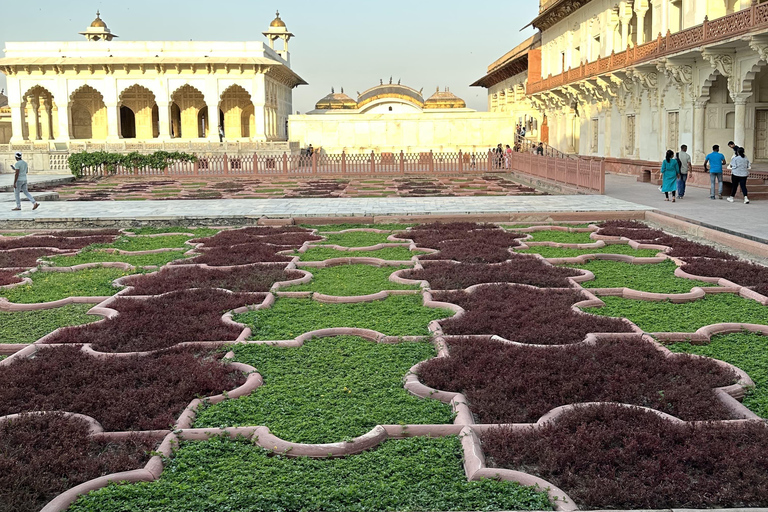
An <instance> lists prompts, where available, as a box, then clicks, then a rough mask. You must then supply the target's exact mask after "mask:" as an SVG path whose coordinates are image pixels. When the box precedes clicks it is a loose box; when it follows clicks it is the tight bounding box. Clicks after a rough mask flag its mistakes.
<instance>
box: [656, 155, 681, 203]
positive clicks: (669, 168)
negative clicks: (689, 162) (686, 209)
mask: <svg viewBox="0 0 768 512" xmlns="http://www.w3.org/2000/svg"><path fill="white" fill-rule="evenodd" d="M674 156H675V152H674V151H672V150H671V149H669V150H667V155H666V157H665V158H664V161H663V162H662V163H661V179H662V182H661V191H662V192H664V197H666V199H665V201H669V193H670V192H672V202H673V203H674V202H675V191H676V190H677V178H678V177H679V174H680V166H679V165H678V164H677V159H676V158H674Z"/></svg>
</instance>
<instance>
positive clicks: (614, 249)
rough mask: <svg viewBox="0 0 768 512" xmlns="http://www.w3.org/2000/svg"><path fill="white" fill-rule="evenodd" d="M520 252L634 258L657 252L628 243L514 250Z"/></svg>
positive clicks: (564, 256)
mask: <svg viewBox="0 0 768 512" xmlns="http://www.w3.org/2000/svg"><path fill="white" fill-rule="evenodd" d="M515 252H519V253H522V254H541V255H542V256H543V257H545V258H575V257H576V256H581V255H582V254H628V255H630V256H634V257H635V258H652V257H653V256H656V255H657V254H658V253H659V252H661V251H658V250H656V249H640V250H638V251H636V250H634V249H632V248H631V247H630V246H629V245H624V244H614V245H607V246H605V247H600V248H598V249H564V248H562V247H546V246H537V247H531V248H530V249H525V250H523V251H515Z"/></svg>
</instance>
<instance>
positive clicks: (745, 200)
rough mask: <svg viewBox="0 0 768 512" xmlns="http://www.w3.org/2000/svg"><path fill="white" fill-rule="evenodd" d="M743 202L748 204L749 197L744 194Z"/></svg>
mask: <svg viewBox="0 0 768 512" xmlns="http://www.w3.org/2000/svg"><path fill="white" fill-rule="evenodd" d="M744 204H749V198H748V197H747V196H744Z"/></svg>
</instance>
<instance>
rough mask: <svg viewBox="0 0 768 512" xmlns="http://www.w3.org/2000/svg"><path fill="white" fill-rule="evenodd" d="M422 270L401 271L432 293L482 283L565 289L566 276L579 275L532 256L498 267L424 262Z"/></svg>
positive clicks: (477, 264)
mask: <svg viewBox="0 0 768 512" xmlns="http://www.w3.org/2000/svg"><path fill="white" fill-rule="evenodd" d="M422 265H423V266H424V268H423V269H421V270H411V271H408V272H404V273H403V274H402V276H403V277H405V278H407V279H423V280H426V281H429V284H430V286H431V287H432V289H433V290H461V289H464V288H468V287H470V286H472V285H475V284H481V283H520V284H529V285H532V286H539V287H542V288H567V287H568V286H569V282H568V279H567V278H568V277H572V276H577V275H580V272H578V271H576V270H572V269H568V268H562V267H553V266H552V265H547V264H546V263H544V262H543V261H541V260H540V259H539V258H536V257H535V256H521V255H511V256H510V260H509V261H507V262H504V263H501V264H498V265H486V264H482V263H460V264H456V263H448V262H440V261H434V262H430V261H425V262H423V263H422Z"/></svg>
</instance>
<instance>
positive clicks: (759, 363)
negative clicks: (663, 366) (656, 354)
mask: <svg viewBox="0 0 768 512" xmlns="http://www.w3.org/2000/svg"><path fill="white" fill-rule="evenodd" d="M668 348H669V349H670V350H672V351H673V352H684V353H687V354H699V355H702V356H707V357H713V358H715V359H720V360H721V361H725V362H727V363H731V364H733V365H736V366H738V367H739V368H741V369H742V370H744V371H745V372H747V374H748V375H749V376H750V377H751V378H752V380H753V381H754V382H755V387H754V388H752V389H750V390H749V391H748V392H747V396H746V397H744V405H746V406H747V407H749V409H750V410H752V412H754V413H755V414H757V415H759V416H760V417H762V418H766V419H768V336H763V335H761V334H760V333H752V332H741V333H735V334H722V335H719V336H713V337H712V341H710V342H709V343H708V344H705V345H692V344H690V343H674V344H672V345H669V347H668Z"/></svg>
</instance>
